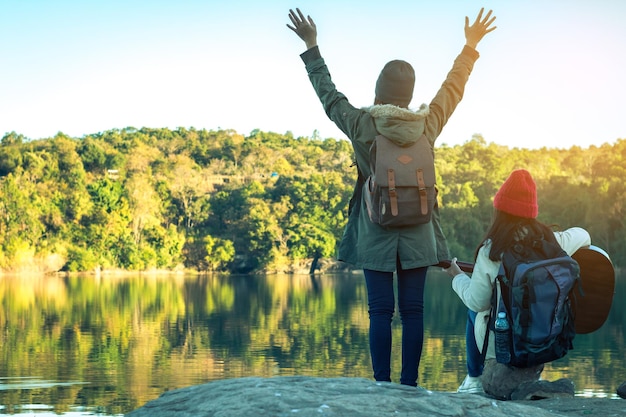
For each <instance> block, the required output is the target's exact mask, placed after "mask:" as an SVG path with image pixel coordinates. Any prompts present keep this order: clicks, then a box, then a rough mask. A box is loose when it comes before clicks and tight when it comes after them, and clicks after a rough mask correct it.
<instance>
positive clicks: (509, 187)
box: [493, 169, 539, 219]
mask: <svg viewBox="0 0 626 417" xmlns="http://www.w3.org/2000/svg"><path fill="white" fill-rule="evenodd" d="M493 206H494V207H495V208H496V209H498V210H500V211H504V212H506V213H509V214H512V215H514V216H518V217H524V218H527V219H534V218H536V217H537V214H538V213H539V206H538V205H537V187H536V186H535V181H533V177H531V176H530V173H529V172H528V171H526V170H525V169H516V170H515V171H513V172H511V175H509V178H507V180H506V181H505V182H504V184H502V187H500V189H499V190H498V192H497V193H496V197H495V198H494V199H493Z"/></svg>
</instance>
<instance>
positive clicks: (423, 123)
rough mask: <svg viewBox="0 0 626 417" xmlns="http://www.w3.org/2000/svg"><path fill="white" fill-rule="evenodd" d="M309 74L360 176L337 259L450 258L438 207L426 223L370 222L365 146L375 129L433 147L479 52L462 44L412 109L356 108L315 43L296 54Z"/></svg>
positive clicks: (420, 261)
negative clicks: (429, 94)
mask: <svg viewBox="0 0 626 417" xmlns="http://www.w3.org/2000/svg"><path fill="white" fill-rule="evenodd" d="M301 58H302V60H303V61H304V63H305V66H306V69H307V72H308V74H309V79H310V80H311V83H312V84H313V88H314V89H315V92H316V93H317V95H318V97H319V99H320V101H321V102H322V105H323V106H324V110H325V111H326V114H327V115H328V117H329V118H330V119H331V120H332V121H333V122H335V124H336V125H337V127H339V129H341V131H342V132H344V133H345V134H346V136H347V137H348V138H349V139H350V141H351V142H352V146H353V148H354V153H355V156H356V163H357V166H358V168H359V171H360V173H359V180H358V181H357V183H356V185H355V190H354V195H353V196H352V199H351V201H350V206H349V217H348V224H347V226H346V229H345V231H344V235H343V237H342V240H341V244H340V247H339V253H338V259H339V260H340V261H344V262H348V263H351V264H354V265H356V266H357V267H359V268H364V269H371V270H375V271H386V272H393V271H395V270H396V259H399V260H400V263H401V265H402V269H411V268H419V267H424V266H429V265H435V264H437V263H438V262H439V261H440V260H442V259H449V254H448V249H447V245H446V240H445V236H444V235H443V232H442V230H441V225H440V216H439V209H438V207H436V208H435V212H434V213H433V220H432V221H431V222H430V223H427V224H422V225H417V226H410V227H402V228H386V227H382V226H379V225H377V224H374V223H372V222H371V221H370V220H369V217H368V214H367V210H365V209H361V207H365V205H364V204H365V203H364V201H363V200H362V187H363V180H364V178H367V176H369V175H370V167H369V148H370V145H371V144H372V142H373V140H374V138H375V137H376V135H378V134H383V135H385V136H386V137H387V138H389V139H390V140H392V141H393V142H395V143H397V144H399V145H402V144H409V143H412V142H414V141H416V140H417V139H419V137H420V136H421V135H422V134H423V133H424V134H425V135H426V137H427V138H428V140H429V142H430V144H431V146H432V147H434V144H435V140H436V139H437V137H438V136H439V134H440V133H441V130H442V129H443V127H444V125H445V124H446V122H447V121H448V118H449V117H450V115H451V114H452V112H453V111H454V109H455V108H456V106H457V105H458V104H459V102H460V101H461V98H462V97H463V92H464V89H465V84H466V83H467V80H468V78H469V75H470V72H471V71H472V68H473V66H474V62H476V60H477V59H478V52H477V51H475V50H474V49H472V48H470V47H467V46H465V47H464V48H463V50H462V51H461V53H460V54H459V55H458V57H457V58H456V60H455V61H454V65H453V67H452V70H451V71H450V72H449V73H448V76H447V78H446V80H445V81H444V83H443V85H442V86H441V88H440V89H439V91H438V92H437V94H436V95H435V98H434V99H433V100H432V101H431V102H430V105H428V106H427V105H425V104H422V106H421V107H420V109H419V110H417V111H411V110H409V109H404V108H400V107H396V106H393V105H389V104H385V105H377V106H372V107H369V108H364V109H358V108H355V107H354V106H352V105H351V104H350V102H349V101H348V99H347V98H346V97H345V96H344V95H343V94H342V93H340V92H338V91H337V89H336V87H335V84H334V83H333V82H332V80H331V76H330V73H329V71H328V68H327V67H326V64H325V62H324V59H323V58H322V56H321V55H320V52H319V48H318V47H313V48H311V49H309V50H308V51H306V52H304V53H303V54H302V55H301Z"/></svg>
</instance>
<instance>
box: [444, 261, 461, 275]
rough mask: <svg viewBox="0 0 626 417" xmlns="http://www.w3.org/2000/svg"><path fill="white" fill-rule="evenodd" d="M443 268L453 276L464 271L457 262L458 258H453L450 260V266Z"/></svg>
mask: <svg viewBox="0 0 626 417" xmlns="http://www.w3.org/2000/svg"><path fill="white" fill-rule="evenodd" d="M441 270H442V271H444V272H446V273H447V274H448V275H450V276H451V277H452V278H454V277H456V276H457V275H459V274H463V273H464V272H463V271H461V268H459V266H458V265H457V264H456V258H452V260H450V267H449V268H441Z"/></svg>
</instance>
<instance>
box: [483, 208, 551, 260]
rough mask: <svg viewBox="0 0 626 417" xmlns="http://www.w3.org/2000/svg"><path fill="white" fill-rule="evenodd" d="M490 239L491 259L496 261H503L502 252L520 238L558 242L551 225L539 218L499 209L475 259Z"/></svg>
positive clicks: (495, 212) (495, 211)
mask: <svg viewBox="0 0 626 417" xmlns="http://www.w3.org/2000/svg"><path fill="white" fill-rule="evenodd" d="M488 239H489V240H491V249H490V251H489V259H491V260H492V261H494V262H499V261H501V258H502V253H503V252H504V251H505V250H507V249H510V248H512V247H513V246H514V245H515V244H516V243H517V242H519V240H520V239H521V240H524V241H533V240H536V239H545V240H547V241H548V242H552V243H557V241H556V239H555V237H554V232H553V228H552V227H551V226H548V225H546V224H544V223H541V222H540V221H538V220H537V219H529V218H525V217H518V216H514V215H512V214H509V213H506V212H504V211H500V210H498V209H495V210H494V214H493V221H492V223H491V227H489V230H488V231H487V233H486V234H485V237H484V238H483V240H482V241H481V243H480V245H478V247H477V248H476V252H475V253H474V261H476V259H477V257H478V251H479V250H480V248H481V247H483V246H484V244H485V242H486V241H487V240H488Z"/></svg>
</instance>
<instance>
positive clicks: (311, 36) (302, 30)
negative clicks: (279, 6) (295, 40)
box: [287, 9, 317, 49]
mask: <svg viewBox="0 0 626 417" xmlns="http://www.w3.org/2000/svg"><path fill="white" fill-rule="evenodd" d="M296 11H297V13H296V12H294V11H293V10H291V9H289V19H291V23H293V26H291V25H289V24H287V27H288V28H289V29H291V30H293V31H294V32H295V33H296V35H298V36H299V37H300V39H302V40H303V41H304V43H305V44H306V48H307V49H311V48H313V47H314V46H317V27H316V26H315V22H313V19H311V16H307V17H306V18H305V17H304V14H303V13H302V12H301V11H300V9H296Z"/></svg>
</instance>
